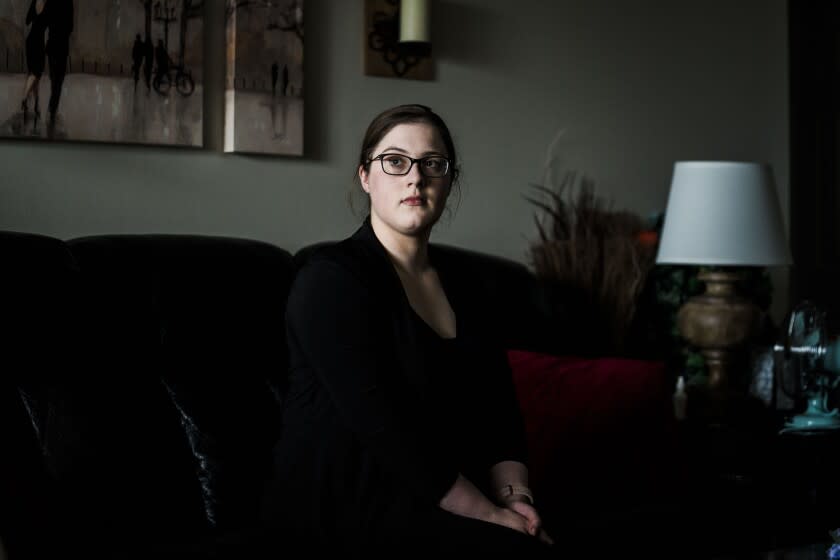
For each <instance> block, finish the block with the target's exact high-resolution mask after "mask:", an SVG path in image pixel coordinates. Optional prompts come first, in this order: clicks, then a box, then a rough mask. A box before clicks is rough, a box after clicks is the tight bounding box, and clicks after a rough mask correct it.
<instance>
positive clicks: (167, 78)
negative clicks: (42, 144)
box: [0, 0, 204, 147]
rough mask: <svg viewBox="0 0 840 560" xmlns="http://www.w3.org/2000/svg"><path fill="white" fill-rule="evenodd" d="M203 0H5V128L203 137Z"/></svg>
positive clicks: (0, 80)
mask: <svg viewBox="0 0 840 560" xmlns="http://www.w3.org/2000/svg"><path fill="white" fill-rule="evenodd" d="M203 33H204V0H2V2H0V136H4V137H15V138H32V139H41V140H76V141H92V142H118V143H137V144H157V145H177V146H191V147H196V146H202V144H203V124H202V119H203V101H202V97H203V95H202V89H203V88H202V61H203Z"/></svg>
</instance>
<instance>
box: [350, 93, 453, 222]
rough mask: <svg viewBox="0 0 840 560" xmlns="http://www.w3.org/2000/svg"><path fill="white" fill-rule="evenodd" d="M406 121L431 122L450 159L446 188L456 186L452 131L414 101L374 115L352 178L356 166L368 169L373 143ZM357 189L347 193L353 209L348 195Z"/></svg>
mask: <svg viewBox="0 0 840 560" xmlns="http://www.w3.org/2000/svg"><path fill="white" fill-rule="evenodd" d="M409 123H425V124H428V125H431V126H432V127H434V128H435V130H437V131H438V134H440V138H441V140H443V145H444V147H445V148H446V155H447V157H448V158H449V162H450V171H449V175H450V179H451V180H450V190H451V189H452V188H457V187H458V176H459V175H460V169H459V166H458V155H457V152H456V151H455V143H454V142H453V141H452V134H451V133H450V132H449V127H448V126H446V123H445V122H443V119H442V118H440V115H438V114H437V113H435V112H434V111H432V110H431V109H430V108H429V107H426V106H425V105H419V104H417V103H412V104H409V105H398V106H396V107H391V108H390V109H386V110H385V111H382V112H381V113H379V114H378V115H377V116H376V117H374V119H373V120H372V121H371V122H370V124H369V125H368V128H367V131H366V132H365V136H364V138H363V139H362V147H361V150H360V151H359V163H358V166H357V167H356V173H355V174H354V177H355V176H356V175H358V172H359V167H364V169H365V172H370V158H371V157H373V155H374V154H373V149H374V148H375V147H376V146H377V144H379V142H381V141H382V139H383V138H384V137H385V135H386V134H388V132H390V131H391V129H392V128H394V127H395V126H397V125H399V124H409ZM354 182H355V181H354ZM357 190H358V189H357V188H354V189H353V191H351V192H350V193H349V194H350V196H349V197H348V198H349V200H350V206H351V208H353V209H354V212H355V205H354V204H353V196H352V194H353V192H357ZM365 200H366V202H365V205H366V206H367V211H368V212H370V199H365ZM447 206H448V205H447Z"/></svg>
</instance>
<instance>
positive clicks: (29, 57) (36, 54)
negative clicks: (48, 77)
mask: <svg viewBox="0 0 840 560" xmlns="http://www.w3.org/2000/svg"><path fill="white" fill-rule="evenodd" d="M46 8H47V2H46V0H32V3H30V4H29V10H28V11H27V12H26V25H28V26H29V33H27V35H26V82H25V85H24V88H23V100H22V101H21V103H20V108H21V110H22V111H23V120H24V121H26V117H27V114H28V111H29V97H30V96H32V97H33V98H34V101H35V106H34V110H35V118H36V119H37V118H38V117H39V116H40V115H41V111H40V109H39V107H38V86H39V84H40V83H41V76H42V75H43V73H44V66H46V56H47V53H46V49H45V47H44V41H45V35H46V31H47V23H48V20H47V16H48V14H47V12H46Z"/></svg>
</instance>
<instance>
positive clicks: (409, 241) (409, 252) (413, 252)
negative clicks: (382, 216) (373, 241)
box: [370, 215, 430, 276]
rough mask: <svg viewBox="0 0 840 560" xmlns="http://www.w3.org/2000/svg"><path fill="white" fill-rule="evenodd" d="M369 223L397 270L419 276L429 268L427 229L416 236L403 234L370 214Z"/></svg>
mask: <svg viewBox="0 0 840 560" xmlns="http://www.w3.org/2000/svg"><path fill="white" fill-rule="evenodd" d="M370 225H371V227H372V228H373V232H374V234H375V235H376V238H377V239H379V242H380V243H382V246H383V247H385V251H386V252H387V253H388V256H389V257H390V258H391V262H392V263H393V264H394V266H396V267H397V272H399V273H401V274H408V275H411V276H420V275H421V274H423V273H424V272H425V271H426V270H427V269H428V268H429V233H430V232H429V231H426V232H425V233H422V234H420V235H417V236H414V235H404V234H402V233H400V232H398V231H395V230H394V229H393V228H391V227H388V226H387V225H385V224H384V223H382V222H381V221H380V220H379V219H378V218H376V216H375V215H371V219H370Z"/></svg>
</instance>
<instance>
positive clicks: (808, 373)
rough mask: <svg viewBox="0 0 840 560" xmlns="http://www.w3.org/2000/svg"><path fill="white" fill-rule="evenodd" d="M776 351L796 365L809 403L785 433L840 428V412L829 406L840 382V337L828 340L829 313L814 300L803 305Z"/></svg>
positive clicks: (792, 317)
mask: <svg viewBox="0 0 840 560" xmlns="http://www.w3.org/2000/svg"><path fill="white" fill-rule="evenodd" d="M776 350H777V351H779V352H781V353H782V355H783V356H784V359H786V360H789V361H791V363H792V365H793V366H794V367H795V368H796V370H797V373H798V375H799V376H800V379H799V383H800V385H799V386H800V389H801V391H802V396H804V397H805V399H806V403H807V405H806V408H805V411H804V412H802V413H800V414H797V415H795V416H794V417H792V418H791V419H790V420H789V421H788V422H787V423H786V424H785V427H784V429H783V430H782V432H793V431H803V432H807V431H820V430H837V429H840V411H838V409H837V408H831V407H830V406H829V396H830V395H831V393H832V391H833V390H834V389H835V388H836V387H837V385H838V383H840V338H835V339H834V340H828V337H827V334H826V330H825V313H824V312H822V311H820V310H819V309H817V308H816V306H814V305H813V304H812V303H810V302H803V303H801V304H799V305H798V306H797V307H796V308H795V309H794V311H793V312H792V313H791V316H790V320H789V326H788V332H787V337H786V339H785V342H784V344H782V345H777V346H776Z"/></svg>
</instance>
